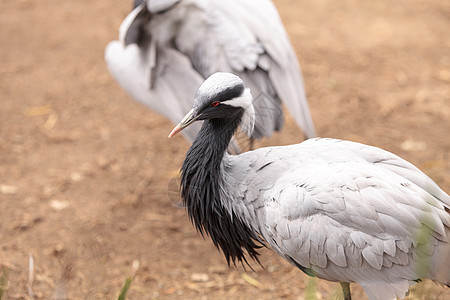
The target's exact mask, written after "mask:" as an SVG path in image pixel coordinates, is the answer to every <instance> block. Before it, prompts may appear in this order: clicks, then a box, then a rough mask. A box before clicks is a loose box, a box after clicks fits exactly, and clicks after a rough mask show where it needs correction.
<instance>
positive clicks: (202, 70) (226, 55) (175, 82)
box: [105, 0, 316, 141]
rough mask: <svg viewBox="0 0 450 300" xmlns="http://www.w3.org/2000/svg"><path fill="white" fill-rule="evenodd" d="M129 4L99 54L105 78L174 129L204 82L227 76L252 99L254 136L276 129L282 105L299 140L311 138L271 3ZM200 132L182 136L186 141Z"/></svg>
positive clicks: (175, 0) (185, 0) (295, 72)
mask: <svg viewBox="0 0 450 300" xmlns="http://www.w3.org/2000/svg"><path fill="white" fill-rule="evenodd" d="M135 6H136V7H135V9H134V10H133V11H132V12H131V13H130V14H129V15H128V16H127V17H126V18H125V20H124V21H123V23H122V25H121V27H120V33H119V40H118V41H112V42H110V43H109V44H108V46H107V47H106V51H105V59H106V62H107V65H108V68H109V70H110V73H111V74H112V75H113V77H114V78H115V79H116V80H117V82H118V83H119V84H120V85H121V86H122V87H123V88H124V89H125V90H126V91H127V92H128V93H129V94H130V95H131V96H132V97H133V98H134V99H136V100H137V101H139V102H141V103H143V104H145V105H147V106H149V107H150V108H152V109H153V110H155V111H156V112H158V113H159V114H162V115H164V116H166V117H167V118H168V119H169V120H171V121H172V122H174V123H175V124H176V123H177V122H178V121H179V120H180V119H181V118H182V116H183V115H184V113H185V112H186V111H187V109H188V108H189V107H190V105H191V97H192V95H193V94H194V93H195V91H196V90H197V89H198V87H199V86H200V85H201V83H202V82H203V80H204V78H206V77H208V76H209V75H211V74H212V73H214V72H217V71H226V72H233V73H236V74H238V75H239V76H240V77H241V78H243V79H244V80H245V82H246V83H247V85H248V86H249V87H250V88H251V90H252V93H253V96H254V99H255V102H254V107H255V110H256V121H255V122H256V123H255V126H254V131H253V134H252V138H261V137H268V136H270V135H272V133H273V132H274V131H277V130H280V129H281V127H282V126H283V111H282V107H281V103H282V102H283V103H284V105H285V106H286V107H287V109H288V111H289V112H290V113H291V115H292V116H293V118H294V120H295V121H296V123H297V124H298V125H299V127H300V128H302V130H303V132H304V134H305V136H306V137H307V138H311V137H315V136H316V133H315V129H314V125H313V122H312V119H311V115H310V112H309V107H308V103H307V100H306V96H305V92H304V86H303V79H302V75H301V72H300V68H299V65H298V62H297V58H296V55H295V52H294V50H293V48H292V46H291V44H290V42H289V39H288V36H287V34H286V31H285V29H284V27H283V25H282V22H281V20H280V17H279V15H278V13H277V11H276V9H275V7H274V5H273V3H272V2H271V1H270V0H246V1H241V0H229V1H221V0H208V1H202V0H152V1H143V0H136V1H135ZM199 128H200V125H199V124H196V125H194V126H192V127H190V128H189V129H187V130H186V131H185V132H183V133H184V134H185V137H186V138H187V139H188V140H190V141H192V140H193V139H194V137H195V136H196V134H197V132H198V130H199Z"/></svg>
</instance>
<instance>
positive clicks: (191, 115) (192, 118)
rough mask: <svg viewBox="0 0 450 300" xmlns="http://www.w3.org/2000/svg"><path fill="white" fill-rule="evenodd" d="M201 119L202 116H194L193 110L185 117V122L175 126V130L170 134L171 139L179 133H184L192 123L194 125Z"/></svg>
mask: <svg viewBox="0 0 450 300" xmlns="http://www.w3.org/2000/svg"><path fill="white" fill-rule="evenodd" d="M199 117H200V114H199V115H197V116H194V109H191V110H190V111H189V112H188V113H187V114H186V116H184V118H183V120H181V122H180V123H179V124H178V125H177V126H175V128H174V129H172V131H171V132H170V133H169V138H171V137H173V136H174V135H175V134H177V133H178V132H180V131H182V130H183V129H184V128H186V127H188V126H189V125H191V124H192V123H194V122H195V121H196V120H197V119H198V118H199Z"/></svg>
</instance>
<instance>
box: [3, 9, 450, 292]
mask: <svg viewBox="0 0 450 300" xmlns="http://www.w3.org/2000/svg"><path fill="white" fill-rule="evenodd" d="M275 4H276V6H277V8H278V9H279V12H280V15H281V18H282V20H283V22H284V24H285V26H286V28H287V31H288V33H289V35H290V38H291V41H292V43H293V45H294V48H295V49H296V52H297V55H298V58H299V60H300V63H301V65H302V69H303V73H304V77H305V82H306V90H307V95H308V99H309V103H310V106H311V110H312V115H313V119H314V121H315V124H316V128H317V131H318V133H319V135H320V136H323V137H335V138H343V139H349V140H353V141H359V142H363V143H367V144H370V145H375V146H379V147H382V148H384V149H386V150H389V151H392V152H394V153H396V154H398V155H400V156H401V157H403V158H405V159H407V160H409V161H410V162H412V163H414V164H415V165H417V166H418V167H419V168H421V169H422V170H423V171H424V172H425V173H427V174H428V175H429V176H431V177H432V178H433V179H434V180H435V181H436V182H437V183H438V184H439V185H440V186H441V187H442V188H443V189H444V190H446V191H447V192H449V191H450V160H449V158H450V157H449V153H450V139H449V135H450V121H449V120H450V34H449V28H450V2H449V1H443V0H396V1H391V0H378V1H368V0H340V1H333V0H314V1H306V0H302V1H299V0H296V1H294V0H276V1H275ZM130 6H131V3H130V1H106V0H98V1H95V0H94V1H87V0H78V1H56V0H39V1H31V0H14V1H6V0H0V101H1V102H0V275H1V276H0V293H3V298H2V299H29V297H28V291H27V288H28V283H29V280H28V268H29V255H30V254H31V255H32V257H33V258H34V278H33V285H32V290H33V291H34V298H35V299H51V298H54V299H65V298H66V299H115V298H117V296H118V294H119V291H120V289H121V286H122V285H123V283H124V282H125V279H126V278H127V277H128V276H130V275H131V274H132V265H133V261H137V262H139V268H138V269H137V271H136V272H135V277H134V281H133V283H132V285H131V288H130V290H129V294H128V299H158V298H161V299H283V298H286V299H305V298H306V297H307V293H306V287H310V288H311V287H314V286H315V285H316V284H317V292H312V294H315V296H316V297H317V298H318V299H334V298H335V297H336V295H337V294H338V293H339V289H340V287H339V284H336V283H328V282H325V281H322V280H319V281H311V280H310V279H308V278H307V277H306V276H305V275H303V273H301V272H300V271H298V270H297V269H295V268H294V267H292V266H290V265H289V264H288V263H286V262H284V261H283V260H282V259H281V258H279V257H278V256H277V255H276V254H274V253H273V252H271V251H270V250H266V249H264V250H262V251H261V253H262V257H261V261H262V262H263V265H264V268H261V267H259V266H258V265H254V269H255V272H252V271H251V270H249V269H248V268H247V270H245V269H244V268H242V267H241V266H237V267H233V268H231V269H229V268H228V267H227V266H226V262H225V259H224V258H223V257H222V254H221V253H219V252H218V251H217V250H216V249H215V248H214V246H213V244H212V243H211V242H210V241H209V240H203V239H202V238H201V236H200V235H199V234H197V233H196V232H195V230H194V229H193V227H192V226H191V224H190V223H189V221H188V219H187V216H186V212H185V211H184V209H181V208H179V207H178V206H177V203H178V200H177V196H176V193H174V192H172V193H169V192H168V191H175V190H176V183H175V181H174V180H172V179H173V178H175V177H176V175H177V172H178V168H179V167H180V165H181V163H182V161H183V159H184V155H185V153H186V150H187V148H188V144H187V143H186V142H185V141H184V139H183V138H181V137H177V138H175V139H172V140H168V139H167V134H168V133H169V131H170V130H171V128H172V124H170V123H169V122H168V121H166V120H165V119H164V118H162V117H160V116H158V115H157V114H155V113H153V112H152V111H150V110H148V109H147V108H146V107H144V106H141V105H140V104H137V103H135V102H134V101H132V100H131V99H130V98H129V97H128V96H127V95H126V94H125V93H124V92H123V91H122V90H121V89H120V87H119V86H118V85H117V84H116V83H115V82H114V81H113V80H112V78H111V77H110V76H109V74H108V72H107V69H106V65H105V62H104V60H103V51H104V48H105V46H106V44H107V42H108V41H110V40H112V39H116V37H117V32H118V31H117V30H118V26H119V24H120V22H121V20H122V19H123V18H124V17H125V15H126V14H127V12H128V11H129V10H130ZM302 139H303V138H302V135H301V133H300V131H299V130H298V129H297V128H296V127H295V126H294V125H293V122H292V121H291V120H290V119H289V118H288V120H287V124H286V126H285V129H284V131H282V132H281V133H280V134H277V135H276V136H274V137H273V138H271V139H268V140H265V141H263V142H262V143H260V144H259V146H260V145H285V144H291V143H297V142H300V141H301V140H302ZM2 279H3V283H2ZM353 293H354V299H366V296H365V295H363V292H362V289H361V288H360V287H359V286H357V285H353ZM310 294H311V293H310ZM409 299H450V289H444V288H442V287H440V286H437V285H435V284H433V283H431V282H425V283H423V284H420V285H418V286H417V288H415V289H414V292H413V293H412V295H411V296H410V297H409Z"/></svg>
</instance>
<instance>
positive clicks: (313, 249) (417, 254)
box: [169, 73, 450, 300]
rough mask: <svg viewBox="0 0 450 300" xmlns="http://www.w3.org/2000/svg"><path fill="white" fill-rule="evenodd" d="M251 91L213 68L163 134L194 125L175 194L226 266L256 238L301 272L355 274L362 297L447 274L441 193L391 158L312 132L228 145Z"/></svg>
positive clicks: (337, 276) (449, 258)
mask: <svg viewBox="0 0 450 300" xmlns="http://www.w3.org/2000/svg"><path fill="white" fill-rule="evenodd" d="M254 115H255V112H254V108H253V105H252V95H251V93H250V91H249V89H248V88H247V87H245V86H244V83H243V81H242V80H241V79H240V78H239V77H238V76H235V75H233V74H230V73H215V74H213V75H212V76H211V77H209V78H208V79H206V80H205V82H204V83H203V84H202V85H201V86H200V88H199V89H198V91H197V93H196V96H195V100H194V104H193V106H192V109H191V110H190V111H189V113H188V114H187V115H186V116H185V117H184V119H183V120H182V121H181V122H180V123H179V124H178V125H177V126H176V127H175V128H174V129H173V131H172V132H171V133H170V134H169V137H172V136H173V135H175V134H176V133H178V132H180V131H181V130H183V129H185V128H186V127H188V126H190V125H191V124H192V123H194V122H195V121H198V120H204V123H203V125H202V128H201V130H200V132H199V134H198V136H197V137H196V139H195V141H194V142H193V144H192V146H191V148H190V149H189V150H188V152H187V154H186V158H185V160H184V163H183V165H182V167H181V197H182V200H183V203H184V205H185V206H186V208H187V211H188V215H189V217H190V219H191V221H192V222H193V224H194V225H195V227H196V228H197V230H198V231H200V232H201V233H202V234H206V235H209V236H210V237H211V239H212V241H213V242H214V244H215V245H216V247H218V248H220V249H221V250H222V252H223V253H224V255H225V257H226V259H227V261H228V263H230V262H233V263H235V262H236V261H238V262H241V263H242V262H247V260H246V257H245V253H247V255H248V256H249V257H251V258H252V259H255V260H258V252H257V249H258V247H260V244H265V245H269V246H270V247H271V248H272V249H273V250H274V251H276V252H277V253H278V254H279V255H280V256H282V257H283V258H284V259H286V260H287V261H289V262H290V263H292V264H293V265H295V266H297V267H298V268H299V269H301V270H302V271H303V272H305V273H306V274H308V275H311V276H317V277H319V278H322V279H326V280H330V281H339V282H341V285H342V288H343V290H344V295H345V299H350V297H351V296H350V287H349V283H351V282H357V283H359V284H360V285H361V286H362V287H363V289H364V291H365V292H366V294H367V295H368V297H369V298H370V299H372V300H375V299H376V300H386V299H395V298H396V297H399V298H403V297H404V296H405V294H406V293H407V292H408V289H409V287H410V285H412V284H414V283H416V282H417V281H419V280H420V279H421V278H430V279H432V280H434V281H436V282H439V283H442V284H445V285H448V284H449V283H450V268H449V266H450V264H449V263H450V197H449V195H448V194H446V193H445V192H444V191H443V190H442V189H440V188H439V186H438V185H437V184H436V183H435V182H434V181H433V180H432V179H430V178H429V177H428V176H426V175H425V174H424V173H422V172H421V171H420V170H419V169H417V168H416V167H415V166H413V165H412V164H410V163H409V162H407V161H405V160H403V159H401V158H400V157H398V156H396V155H394V154H392V153H390V152H387V151H384V150H382V149H380V148H376V147H372V146H367V145H364V144H360V143H355V142H350V141H343V140H336V139H329V138H317V139H309V140H307V141H304V142H302V143H300V144H297V145H290V146H279V147H267V148H260V149H257V150H254V151H249V152H245V153H242V154H240V155H230V154H228V153H227V151H226V149H227V145H228V143H229V141H230V138H231V137H232V135H233V133H234V132H235V130H236V129H237V128H238V126H239V125H240V126H242V128H243V129H244V130H245V131H247V132H248V133H249V134H250V133H251V130H252V128H253V124H254Z"/></svg>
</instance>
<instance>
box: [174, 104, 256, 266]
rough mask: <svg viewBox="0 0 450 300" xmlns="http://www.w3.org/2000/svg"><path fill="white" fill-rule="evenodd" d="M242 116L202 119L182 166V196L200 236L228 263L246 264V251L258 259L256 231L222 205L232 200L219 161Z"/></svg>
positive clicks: (220, 161) (240, 114)
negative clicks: (220, 251) (208, 238)
mask: <svg viewBox="0 0 450 300" xmlns="http://www.w3.org/2000/svg"><path fill="white" fill-rule="evenodd" d="M242 115H243V112H241V113H239V114H237V115H236V116H234V117H232V118H230V119H211V120H207V121H205V122H204V123H203V126H202V129H201V130H200V132H199V133H198V135H197V138H196V139H195V141H194V143H193V144H192V146H191V148H190V149H189V151H188V153H187V155H186V159H185V161H184V163H183V166H182V167H181V196H182V199H183V202H184V205H185V206H186V208H187V211H188V215H189V218H190V220H191V222H192V223H193V224H194V226H195V227H196V229H197V230H198V231H199V232H200V233H201V234H202V235H203V236H204V235H205V234H206V235H209V236H210V237H211V239H212V241H213V243H214V245H215V246H216V247H217V248H220V249H221V250H222V252H223V254H224V255H225V258H226V259H227V262H228V264H230V262H233V264H235V263H236V261H238V262H241V263H243V262H246V263H247V260H246V258H245V256H244V254H245V252H247V253H248V255H249V256H250V257H251V258H253V259H254V260H256V261H258V258H257V255H258V253H257V249H258V248H260V246H259V245H258V244H257V241H259V239H258V237H257V236H256V234H255V233H254V232H253V231H252V230H251V229H250V228H249V227H248V226H247V225H246V224H245V223H244V222H243V221H242V220H241V218H240V217H239V216H237V215H236V214H235V213H234V212H233V211H230V210H228V209H226V206H225V205H224V203H226V202H227V201H231V199H230V193H227V192H226V188H227V187H226V184H225V178H224V174H223V168H224V166H223V164H222V160H223V157H224V155H225V153H226V150H227V147H228V144H229V143H230V140H231V137H232V136H233V134H234V132H235V131H236V130H237V127H238V126H239V123H240V121H241V118H242Z"/></svg>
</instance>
